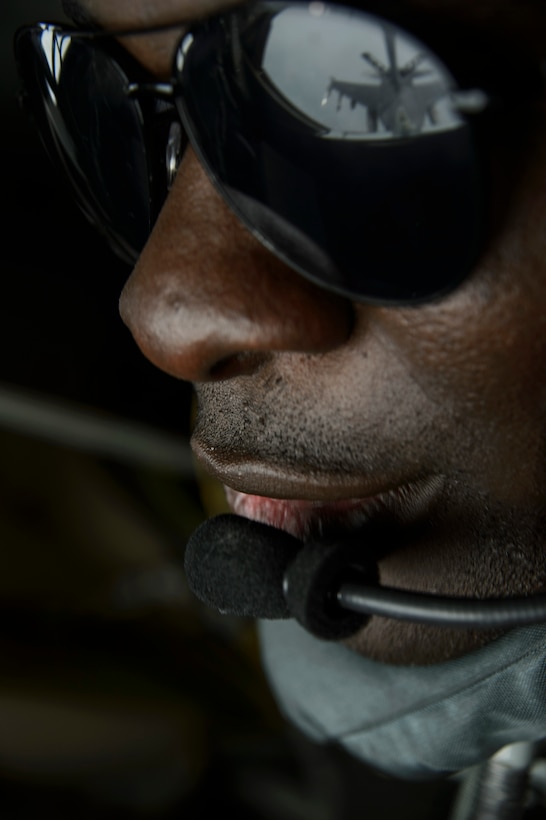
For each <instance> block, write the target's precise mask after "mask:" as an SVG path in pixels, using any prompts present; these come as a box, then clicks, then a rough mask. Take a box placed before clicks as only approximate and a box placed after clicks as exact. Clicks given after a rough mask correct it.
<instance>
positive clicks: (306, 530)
mask: <svg viewBox="0 0 546 820" xmlns="http://www.w3.org/2000/svg"><path fill="white" fill-rule="evenodd" d="M225 492H226V498H227V502H228V504H229V506H230V508H231V510H232V512H234V513H235V514H236V515H241V516H244V517H245V518H249V519H251V520H252V521H259V522H261V523H262V524H269V525H270V526H272V527H277V529H281V530H284V531H285V532H288V533H290V534H291V535H294V536H295V537H296V538H299V539H301V540H305V539H306V538H309V536H310V535H312V534H313V535H318V534H321V533H322V532H323V531H324V530H325V529H326V528H334V527H335V528H336V529H344V530H345V529H347V530H352V529H355V528H356V527H359V526H362V525H363V524H365V523H366V522H367V521H369V520H370V519H371V518H373V517H375V516H376V515H377V514H378V513H379V512H381V511H383V510H384V509H385V503H384V499H383V498H382V497H381V496H374V497H371V498H365V499H347V500H343V501H336V502H332V503H327V504H325V503H323V502H320V501H301V500H293V501H289V500H285V499H278V498H265V497H263V496H258V495H246V494H245V493H240V492H237V491H236V490H232V489H231V488H229V487H226V488H225Z"/></svg>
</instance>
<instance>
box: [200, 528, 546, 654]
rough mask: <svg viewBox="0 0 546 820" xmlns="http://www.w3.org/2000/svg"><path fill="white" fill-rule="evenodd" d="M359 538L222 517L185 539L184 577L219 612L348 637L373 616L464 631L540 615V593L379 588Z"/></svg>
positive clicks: (543, 614) (545, 603)
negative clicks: (302, 535)
mask: <svg viewBox="0 0 546 820" xmlns="http://www.w3.org/2000/svg"><path fill="white" fill-rule="evenodd" d="M357 536H358V538H359V539H360V540H358V541H357V540H356V539H357ZM363 537H364V536H363V532H362V531H360V532H358V533H356V534H355V535H353V536H351V537H348V538H347V539H344V540H342V541H339V542H328V541H324V542H320V541H312V542H306V543H303V542H302V541H299V540H298V539H297V538H294V537H293V536H291V535H289V534H288V533H285V532H283V531H282V530H278V529H276V528H274V527H270V526H268V525H266V524H260V523H257V522H255V521H249V520H248V519H246V518H242V517H240V516H237V515H220V516H216V517H215V518H211V519H209V520H208V521H205V522H204V523H203V524H201V526H200V527H198V529H197V530H196V531H195V532H194V533H193V535H192V536H191V538H190V539H189V541H188V544H187V547H186V556H185V571H186V576H187V579H188V584H189V586H190V589H191V590H192V591H193V592H194V594H195V595H196V596H197V597H198V598H199V599H200V600H201V601H203V603H205V604H207V605H208V606H211V607H212V608H214V609H217V610H219V611H220V612H222V613H224V614H231V615H240V616H247V617H252V618H265V619H276V618H289V617H294V618H296V619H297V620H298V621H299V623H300V624H301V625H302V626H303V627H304V628H305V629H307V630H308V631H309V632H311V633H312V634H313V635H315V636H316V637H318V638H322V639H325V640H342V639H344V638H347V637H350V636H351V635H353V634H354V633H355V632H358V631H359V630H360V629H362V628H363V627H364V626H365V625H366V624H367V622H368V621H369V619H370V617H371V616H372V615H380V616H383V617H386V618H395V619H398V620H405V621H416V622H419V623H424V624H429V625H433V626H444V627H451V628H468V629H507V628H511V627H515V626H523V625H526V624H533V623H540V622H543V621H546V595H534V596H531V597H528V598H500V599H485V600H479V599H469V598H449V597H442V596H434V595H428V594H421V593H415V592H405V591H403V590H399V589H389V588H384V587H381V586H379V576H378V569H377V566H376V564H375V563H373V562H370V561H369V560H368V559H367V556H366V549H365V547H364V546H363V544H362V538H363Z"/></svg>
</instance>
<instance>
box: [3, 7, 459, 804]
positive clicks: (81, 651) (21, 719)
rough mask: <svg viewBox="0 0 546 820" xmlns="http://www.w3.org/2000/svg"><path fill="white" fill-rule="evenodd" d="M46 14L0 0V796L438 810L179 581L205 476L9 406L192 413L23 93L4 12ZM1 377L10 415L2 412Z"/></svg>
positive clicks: (182, 429) (183, 428) (51, 14)
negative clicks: (323, 723) (288, 717)
mask: <svg viewBox="0 0 546 820" xmlns="http://www.w3.org/2000/svg"><path fill="white" fill-rule="evenodd" d="M60 18H61V15H60V13H59V11H58V8H57V4H56V3H52V2H50V0H41V1H40V2H37V1H35V0H32V2H31V0H23V2H15V0H4V2H3V3H2V4H1V6H0V36H1V38H2V42H1V48H0V60H1V68H2V70H1V72H0V77H1V87H0V105H1V107H2V114H1V116H2V119H1V122H2V132H1V133H2V137H1V149H2V181H3V185H2V193H3V214H4V215H3V217H2V221H1V224H2V227H3V230H2V257H1V258H2V265H1V270H2V277H1V298H0V417H1V419H0V816H1V817H2V818H3V820H4V818H31V817H32V818H34V817H35V816H36V814H37V813H38V812H40V813H42V812H44V813H47V814H48V816H52V817H60V818H64V817H75V816H77V817H82V818H95V817H99V816H100V817H116V818H125V817H127V818H133V817H134V818H140V817H146V818H148V817H149V818H171V817H173V818H174V817H187V818H208V817H213V816H216V815H217V814H222V813H224V812H230V811H234V812H236V815H237V816H238V817H239V818H246V817H249V818H272V819H274V820H276V818H284V819H285V820H330V818H332V820H333V818H335V819H336V820H345V818H347V820H352V818H356V817H361V816H366V817H367V818H372V820H373V818H374V817H385V816H397V817H398V816H402V817H406V818H410V817H419V818H427V817H431V818H432V817H445V816H446V813H447V811H448V805H449V801H450V800H451V797H452V794H453V789H454V787H453V785H451V784H407V783H398V782H393V781H392V780H389V779H385V778H383V777H381V776H380V775H376V774H374V773H373V772H370V771H368V770H367V769H365V768H364V767H363V766H361V765H360V764H359V763H358V762H357V761H354V760H352V759H349V758H347V756H345V755H344V754H343V753H342V752H339V751H338V750H335V749H330V748H326V747H317V746H315V745H314V744H311V743H309V742H308V741H307V740H306V739H305V738H303V737H301V736H300V735H299V734H298V733H297V732H296V731H294V730H293V729H292V728H291V727H290V726H287V725H286V724H285V722H284V721H283V719H282V717H281V716H280V715H279V714H278V712H277V709H276V707H275V705H274V703H273V701H272V699H271V696H270V694H269V691H268V688H267V685H266V682H265V681H264V679H263V675H262V672H261V668H260V663H259V651H258V648H257V643H256V636H255V631H254V625H253V624H252V623H247V622H240V621H238V620H236V619H224V618H220V617H216V616H215V615H214V614H212V613H210V612H208V611H205V610H204V609H203V608H201V607H200V606H199V605H198V604H196V602H195V601H194V599H193V598H192V596H191V595H190V594H189V592H188V590H187V589H186V586H185V581H184V577H183V573H182V571H181V561H182V557H183V551H184V545H185V541H186V539H187V537H188V535H189V533H190V532H191V531H192V529H193V528H194V527H195V525H196V524H197V523H198V522H199V521H200V520H202V519H203V517H204V516H205V515H206V514H207V513H210V512H215V511H217V510H218V509H220V508H221V505H222V502H221V500H220V494H219V491H218V488H217V487H215V486H214V485H213V484H212V483H211V482H208V481H206V480H204V479H203V480H201V481H199V482H198V481H197V479H196V476H195V475H194V474H193V472H191V471H188V469H187V465H186V464H185V463H184V464H181V465H180V469H177V468H176V467H175V468H173V466H172V465H170V466H169V467H165V466H164V465H163V466H162V465H161V464H154V463H152V462H153V459H152V461H151V462H149V461H146V459H144V460H142V459H140V460H139V459H138V458H137V459H136V460H131V459H130V458H116V457H113V456H112V455H108V454H106V455H105V454H104V452H94V451H93V448H89V447H78V446H73V445H72V446H69V443H68V442H67V441H63V436H62V435H61V436H60V439H59V436H58V435H55V436H53V435H52V434H50V432H48V428H47V425H46V426H45V428H43V429H42V428H40V432H38V433H37V432H36V429H35V428H34V427H33V428H32V429H30V428H29V429H26V428H25V423H24V422H23V421H21V423H20V424H19V423H18V422H19V421H20V419H22V418H23V415H24V413H23V410H26V409H28V408H29V407H31V408H35V409H36V408H37V409H38V411H40V408H41V407H42V403H43V402H45V403H46V406H49V403H50V402H52V401H53V403H54V406H55V407H60V408H61V409H62V412H63V413H64V414H65V415H64V416H63V418H69V417H70V416H71V415H72V416H74V417H75V418H80V419H81V418H82V417H83V418H84V419H85V418H87V417H89V418H91V419H97V418H98V419H101V420H104V421H106V422H108V423H112V424H113V425H114V428H116V425H118V427H117V428H116V429H119V425H121V426H127V427H128V426H130V425H134V424H135V423H137V424H140V425H144V426H145V428H146V430H145V431H144V432H143V436H144V434H145V432H146V431H147V432H148V433H149V432H150V431H152V432H153V431H156V432H158V433H161V434H164V433H168V434H169V435H172V436H174V437H175V439H173V441H174V440H176V441H177V442H180V443H181V444H184V443H185V442H187V436H188V432H189V419H190V411H191V394H190V391H189V389H188V387H187V386H185V385H183V384H181V383H178V382H176V381H175V380H173V379H170V378H168V377H166V376H164V375H162V374H161V373H159V372H158V371H156V370H155V369H154V368H153V367H152V366H151V365H150V364H148V363H147V362H146V361H145V360H144V358H143V357H142V356H141V354H140V353H139V352H138V350H137V349H136V347H135V345H134V343H133V341H132V339H131V338H130V336H129V333H128V332H127V331H126V329H125V328H124V326H123V325H122V323H121V321H120V319H119V317H118V314H117V301H118V297H119V293H120V290H121V287H122V285H123V282H124V280H125V278H126V276H127V273H128V271H127V270H126V269H125V268H124V266H123V265H121V264H120V263H119V262H117V261H116V260H115V259H114V258H113V257H112V255H111V254H110V252H109V251H108V250H107V248H106V247H105V245H104V244H103V242H102V240H101V239H100V238H99V237H98V236H97V235H96V234H95V232H94V231H93V229H92V228H91V227H89V226H88V225H87V224H86V222H85V220H84V219H83V217H82V216H81V215H80V213H79V211H78V210H77V208H76V206H75V205H73V204H72V201H71V198H70V196H69V192H68V190H67V186H66V183H65V181H64V180H62V179H60V178H58V176H57V175H56V174H55V172H54V171H53V169H52V167H51V166H50V164H49V161H48V160H47V158H46V156H45V154H44V152H43V150H42V147H41V145H40V142H39V140H38V137H37V136H36V134H35V133H34V131H33V130H32V128H31V126H30V123H29V121H28V118H27V116H26V115H25V113H24V112H23V111H22V110H21V108H20V106H19V104H18V81H17V77H16V72H15V67H14V64H13V58H12V49H11V40H12V37H13V33H14V31H15V29H16V28H17V27H18V26H19V25H20V24H22V23H25V22H31V21H35V20H40V19H49V20H51V19H53V20H58V19H60ZM6 396H7V397H8V398H9V397H10V396H14V397H15V398H16V399H17V401H18V402H19V403H20V406H21V408H22V409H21V413H20V414H19V416H20V418H17V419H13V418H12V420H11V421H9V419H8V420H6V418H4V417H2V416H1V413H2V406H3V404H2V402H3V401H4V399H5V397H6ZM16 422H17V423H16ZM61 426H62V425H61ZM146 434H147V433H146ZM99 449H100V448H99Z"/></svg>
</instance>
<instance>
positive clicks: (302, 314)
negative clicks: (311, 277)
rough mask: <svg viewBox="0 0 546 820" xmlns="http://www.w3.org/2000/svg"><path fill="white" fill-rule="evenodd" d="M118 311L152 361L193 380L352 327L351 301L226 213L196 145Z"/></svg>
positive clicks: (341, 337)
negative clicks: (294, 266) (287, 261)
mask: <svg viewBox="0 0 546 820" xmlns="http://www.w3.org/2000/svg"><path fill="white" fill-rule="evenodd" d="M120 310H121V315H122V317H123V320H124V321H125V323H126V324H127V326H128V327H129V329H130V330H131V332H132V334H133V336H134V338H135V340H136V342H137V344H138V345H139V347H140V348H141V350H142V351H143V353H144V354H145V355H146V356H147V357H148V358H149V359H150V360H151V361H152V362H153V363H154V364H155V365H157V366H158V367H160V368H161V369H162V370H165V371H166V372H167V373H170V374H172V375H174V376H176V377H177V378H181V379H186V380H189V381H193V382H202V381H209V380H213V379H218V378H227V377H229V376H232V375H234V374H241V373H248V372H250V371H251V370H253V369H254V368H255V367H256V366H257V363H260V362H262V361H263V360H264V358H265V357H267V356H268V355H269V354H271V353H277V352H283V351H291V352H304V353H325V352H327V351H330V350H332V349H334V348H336V347H337V346H339V345H341V344H343V342H344V341H345V340H346V339H347V338H348V336H349V335H350V332H351V327H352V310H351V305H350V302H349V301H348V300H345V299H343V298H341V297H338V296H336V295H332V294H330V293H328V292H326V291H324V290H322V289H321V288H319V287H318V286H316V285H314V284H312V283H310V282H308V281H307V280H305V279H304V278H302V277H301V276H299V275H297V274H296V273H294V272H293V271H292V270H290V269H289V268H288V267H287V266H286V265H284V263H282V262H281V261H279V260H278V259H277V258H276V257H274V256H273V255H272V254H271V253H270V252H269V251H267V250H266V249H265V248H264V247H263V246H262V245H261V243H259V242H258V240H256V239H255V238H254V237H253V236H252V235H251V233H250V232H249V231H247V230H246V229H245V228H244V227H243V226H242V225H241V224H240V223H239V222H238V220H237V219H236V217H235V216H234V215H233V214H232V213H231V212H230V210H229V209H228V208H227V206H226V205H225V203H224V202H223V200H222V199H221V198H220V196H219V194H218V193H217V192H216V190H215V189H214V187H213V185H212V183H211V182H210V181H209V179H208V177H207V176H206V174H205V172H204V171H203V169H202V167H201V166H200V164H199V162H198V160H197V158H196V156H195V154H194V153H193V152H192V151H191V150H188V151H187V152H186V155H185V157H184V160H183V162H182V164H181V166H180V169H179V171H178V174H177V177H176V180H175V183H174V185H173V188H172V190H171V192H170V194H169V196H168V198H167V202H166V204H165V206H164V208H163V210H162V212H161V214H160V216H159V219H158V221H157V223H156V226H155V228H154V230H153V232H152V235H151V237H150V239H149V241H148V244H147V245H146V248H145V249H144V251H143V253H142V255H141V257H140V259H139V262H138V264H137V266H136V268H135V270H134V272H133V274H132V275H131V277H130V279H129V281H128V282H127V285H126V286H125V289H124V291H123V294H122V296H121V301H120Z"/></svg>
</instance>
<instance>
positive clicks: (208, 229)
mask: <svg viewBox="0 0 546 820" xmlns="http://www.w3.org/2000/svg"><path fill="white" fill-rule="evenodd" d="M236 4H237V3H236V2H234V0H230V1H229V2H228V0H156V2H154V3H150V2H146V0H123V1H122V0H117V1H116V2H113V0H85V1H84V2H83V3H82V5H83V7H84V8H86V9H87V10H88V11H89V13H90V15H91V16H92V17H93V18H94V19H95V20H97V21H98V22H99V23H100V24H101V25H103V26H104V27H105V28H113V27H118V26H123V27H125V26H127V27H131V28H133V27H134V28H139V27H145V26H149V25H151V24H154V23H156V22H165V21H168V22H172V21H175V20H184V21H186V20H191V19H193V18H196V17H198V16H199V17H202V16H203V15H209V14H215V13H218V12H220V11H223V10H225V9H227V8H228V7H230V6H233V5H236ZM408 5H409V6H411V5H420V6H427V2H424V0H413V2H412V0H408ZM432 5H436V9H437V10H438V8H439V6H438V4H437V3H436V4H432ZM533 5H534V6H536V4H529V9H528V10H527V11H526V12H525V13H524V11H521V13H520V14H519V16H518V17H517V21H516V22H517V23H518V25H517V27H516V28H514V29H513V30H514V31H517V37H519V38H520V39H521V38H524V37H525V36H527V33H528V34H529V36H530V37H531V33H532V35H533V36H534V35H536V29H537V23H538V22H539V21H538V20H534V19H533V9H532V6H533ZM444 6H445V13H446V15H447V14H452V15H455V16H457V17H458V19H463V20H464V19H468V22H469V25H473V24H474V23H475V22H476V20H479V22H480V23H481V24H483V21H484V19H485V17H487V15H489V16H490V18H491V21H492V25H493V23H494V25H497V26H498V27H499V28H502V26H503V25H506V26H514V18H513V17H512V16H511V15H512V14H513V13H512V12H511V11H510V10H508V11H507V7H506V4H504V3H502V2H501V0H498V2H494V0H491V2H490V3H488V4H475V3H473V2H472V1H471V0H464V1H463V0H460V1H459V2H445V3H444ZM503 14H506V20H504V19H503ZM537 17H538V12H537ZM539 39H540V38H539ZM176 40H177V33H176V32H173V31H169V32H167V33H163V34H161V35H157V34H156V35H150V36H148V35H146V36H144V35H142V36H139V37H136V38H133V39H131V40H130V41H124V44H125V45H126V47H128V48H129V49H130V50H131V51H132V52H133V53H134V54H135V55H136V56H137V57H138V59H139V60H140V61H141V62H142V63H143V65H144V66H146V67H147V68H149V70H150V71H151V72H153V73H154V74H155V75H157V76H159V77H165V76H168V75H169V71H170V65H171V60H172V55H173V50H174V47H175V45H176ZM461 47H462V48H464V44H462V46H461ZM525 150H526V153H527V157H528V161H526V162H525V163H524V164H523V165H522V167H521V169H520V174H519V177H518V181H517V184H516V186H515V188H514V189H513V191H512V196H511V200H510V203H509V206H508V208H507V211H506V215H505V219H504V222H503V229H502V232H501V234H500V235H499V236H498V237H497V239H496V240H495V242H494V244H493V245H492V246H491V247H490V248H489V250H488V251H487V252H486V253H485V255H483V256H482V258H481V260H480V262H479V264H478V265H477V267H476V269H475V270H474V272H473V273H472V275H471V276H470V277H469V278H468V279H467V280H466V281H465V282H464V283H463V284H462V285H461V286H459V287H458V288H457V289H456V290H455V291H454V292H452V293H451V294H449V295H447V296H445V297H443V298H440V299H435V300H433V301H431V302H429V303H427V304H424V305H419V306H417V307H404V308H400V307H396V308H393V307H380V306H371V305H367V304H362V303H360V304H358V303H351V302H349V301H348V300H345V299H344V298H342V297H338V296H332V295H331V294H328V293H327V292H326V291H324V290H321V289H320V288H318V287H316V286H315V285H313V284H311V283H309V282H307V281H306V280H304V279H303V278H301V277H300V276H298V275H297V274H295V273H294V272H293V271H292V270H290V269H289V268H287V267H286V266H285V265H284V264H283V263H282V262H280V261H278V260H277V259H276V258H274V257H273V256H272V255H271V254H270V253H269V252H268V251H267V250H266V249H265V248H264V247H262V246H261V245H260V244H259V243H258V242H257V241H256V240H255V239H254V238H253V237H252V236H251V235H250V234H249V233H248V232H247V231H246V230H245V228H244V227H243V226H242V225H241V224H240V223H239V222H238V221H237V219H236V218H235V217H234V216H233V215H232V214H231V212H230V211H229V210H228V209H227V207H226V205H225V204H224V203H223V201H222V200H221V199H220V198H219V196H218V194H217V193H216V191H215V189H214V188H213V186H212V184H211V182H210V181H209V179H208V178H207V176H206V174H205V172H204V171H203V169H202V168H201V166H200V164H199V162H198V160H197V158H196V156H195V154H194V153H193V152H192V150H188V151H187V153H186V155H185V157H184V159H183V161H182V164H181V166H180V169H179V171H178V175H177V178H176V181H175V184H174V186H173V189H172V191H171V193H170V195H169V197H168V200H167V202H166V204H165V206H164V209H163V211H162V213H161V215H160V217H159V220H158V222H157V224H156V226H155V229H154V231H153V233H152V236H151V238H150V240H149V242H148V244H147V246H146V248H145V250H144V252H143V254H142V256H141V258H140V261H139V262H138V264H137V266H136V269H135V271H134V273H133V275H132V276H131V278H130V279H129V282H128V283H127V286H126V288H125V290H124V293H123V296H122V300H121V309H122V315H123V318H124V320H125V321H126V323H127V324H128V326H129V328H130V329H131V331H132V333H133V334H134V337H135V339H136V341H137V343H138V344H139V346H140V347H141V349H142V350H143V352H144V353H145V355H147V356H148V357H149V358H150V359H151V360H152V362H154V363H155V364H156V365H157V366H159V367H161V368H163V369H164V370H166V371H167V372H169V373H171V374H173V375H174V376H176V377H178V378H181V379H188V380H191V381H193V382H194V383H195V387H196V393H197V400H198V415H197V422H196V426H195V432H194V435H193V446H194V449H195V452H196V454H197V456H198V458H199V459H200V460H201V461H202V462H203V463H204V465H205V467H206V468H207V469H208V470H209V471H210V472H212V473H213V474H214V475H215V476H216V477H217V478H219V479H220V481H222V482H223V483H224V484H225V485H226V486H227V487H229V488H231V490H230V491H229V492H228V497H229V499H230V501H231V503H232V504H233V506H234V509H235V510H236V511H239V512H241V513H243V514H247V515H249V516H251V517H257V518H259V519H261V520H265V521H268V522H270V523H273V524H276V525H278V526H282V527H285V528H287V529H289V530H291V531H293V532H295V533H296V534H299V535H302V534H303V533H304V532H308V531H312V532H315V531H320V530H321V529H332V530H339V529H341V530H343V529H352V528H354V527H355V526H361V525H363V524H365V523H367V522H368V521H369V522H370V524H372V523H373V526H374V532H377V533H379V535H381V532H382V531H384V533H385V541H387V542H388V549H386V550H385V554H384V555H383V556H382V557H381V560H380V563H379V566H380V573H381V579H382V582H383V584H385V585H387V586H396V587H401V588H403V589H411V590H424V591H428V592H431V593H440V594H447V595H464V596H471V597H476V596H479V597H482V596H483V597H485V596H497V595H509V594H526V593H529V592H531V591H536V590H538V589H539V588H541V587H542V586H543V585H544V583H545V581H546V568H545V566H544V538H543V534H542V533H543V517H544V516H543V510H544V503H545V500H546V480H545V479H546V459H545V458H544V454H545V453H544V451H545V445H546V378H545V376H546V313H545V310H544V303H545V298H546V231H545V225H546V223H545V221H544V220H545V215H546V140H544V139H541V138H540V135H535V136H534V138H530V139H529V140H528V144H527V145H526V149H525ZM499 173H500V174H501V175H502V169H500V172H499ZM501 190H502V185H501ZM240 493H244V494H245V495H241V494H240ZM256 496H257V497H256ZM374 538H375V536H374ZM380 540H381V539H380ZM367 548H369V549H375V547H372V546H370V547H367V543H366V527H364V528H363V530H362V549H363V550H366V549H367ZM488 637H490V636H485V635H482V634H477V633H472V634H471V633H468V632H464V631H461V632H457V631H445V630H440V629H437V630H436V629H432V628H430V627H423V626H418V625H407V624H401V623H398V622H394V621H388V620H384V619H373V620H372V623H371V624H370V626H369V627H368V628H367V630H366V631H365V632H363V633H362V634H361V635H359V636H357V638H355V639H354V640H353V642H352V646H353V647H354V648H355V649H357V650H358V651H361V652H362V653H363V654H366V655H368V656H371V657H374V658H377V659H382V660H387V661H389V662H395V663H429V662H435V661H440V660H445V659H447V658H449V657H453V656H455V655H457V654H460V653H462V652H464V651H467V650H468V649H470V648H472V647H475V646H477V645H479V643H480V642H482V641H484V640H485V639H486V638H488Z"/></svg>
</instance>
